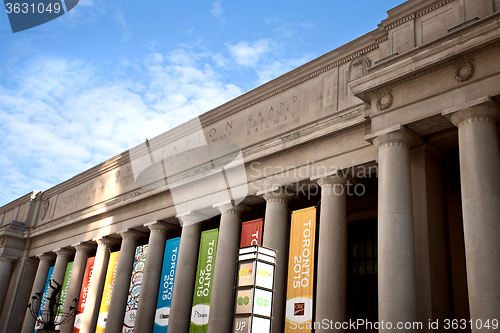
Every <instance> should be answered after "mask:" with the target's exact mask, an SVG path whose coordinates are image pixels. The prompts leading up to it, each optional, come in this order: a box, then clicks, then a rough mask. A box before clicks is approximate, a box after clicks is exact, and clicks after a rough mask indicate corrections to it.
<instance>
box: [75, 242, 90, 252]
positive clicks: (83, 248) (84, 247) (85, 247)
mask: <svg viewBox="0 0 500 333" xmlns="http://www.w3.org/2000/svg"><path fill="white" fill-rule="evenodd" d="M71 246H72V247H73V248H74V249H75V250H76V252H91V251H93V250H95V248H96V246H95V245H92V244H87V243H77V244H73V245H71Z"/></svg>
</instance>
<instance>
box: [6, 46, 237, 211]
mask: <svg viewBox="0 0 500 333" xmlns="http://www.w3.org/2000/svg"><path fill="white" fill-rule="evenodd" d="M207 60H211V55H210V54H208V53H195V52H192V51H190V50H181V49H179V50H176V51H173V52H171V53H170V54H167V55H165V54H161V53H157V52H156V53H155V52H152V53H150V54H148V55H147V56H146V57H145V60H144V61H143V62H142V63H140V62H133V63H132V64H133V65H134V66H137V73H136V74H134V76H133V77H130V71H129V72H127V77H120V75H119V74H116V73H110V71H112V69H109V68H107V69H103V68H96V67H92V66H91V65H90V64H89V63H86V62H83V61H68V60H66V59H62V58H37V59H35V60H33V61H32V62H31V64H28V65H27V66H26V67H25V69H24V70H23V71H21V72H19V73H17V74H16V75H10V76H9V79H10V81H11V83H9V85H8V86H6V85H5V84H4V83H3V82H1V81H0V119H2V121H1V122H0V163H1V165H2V167H0V206H1V205H2V204H4V203H7V202H10V201H12V200H15V199H16V198H17V197H19V196H22V195H24V194H25V193H28V192H30V191H31V190H33V189H35V190H46V189H48V188H49V187H51V186H53V185H55V184H58V183H60V182H62V181H64V180H66V179H69V178H71V177H73V176H75V175H76V174H78V173H80V172H83V171H85V170H87V169H89V168H91V167H93V166H95V165H97V164H99V163H101V162H103V161H105V160H107V159H109V158H111V157H113V156H114V155H116V154H119V153H121V152H123V151H125V150H126V149H128V137H129V135H130V133H131V132H133V131H134V129H135V128H136V127H137V126H138V125H140V124H142V123H144V122H146V121H148V120H150V119H153V118H155V117H158V116H159V115H164V116H165V117H164V119H166V121H165V122H164V123H162V124H158V126H159V127H158V128H156V129H155V130H156V131H160V132H165V131H168V130H169V129H171V128H173V127H175V126H177V125H179V124H181V123H183V122H185V121H187V120H189V119H192V118H194V117H196V116H198V115H199V114H201V113H204V112H206V111H209V110H210V109H212V108H214V107H216V106H218V105H220V104H222V103H224V102H226V101H227V100H229V99H232V98H234V97H235V96H237V95H240V94H241V90H240V88H239V87H237V86H236V85H233V84H225V83H224V82H222V81H221V79H220V77H219V75H218V74H217V73H216V72H215V71H214V70H213V68H212V67H211V66H209V65H206V64H205V63H206V61H207ZM120 63H122V64H123V65H129V64H130V63H131V62H130V61H129V60H128V59H120ZM116 70H117V71H118V70H119V69H116ZM114 75H118V76H117V77H115V76H114ZM124 75H125V74H124ZM142 139H145V138H142Z"/></svg>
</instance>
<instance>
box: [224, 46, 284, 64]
mask: <svg viewBox="0 0 500 333" xmlns="http://www.w3.org/2000/svg"><path fill="white" fill-rule="evenodd" d="M276 46H277V44H276V42H275V41H274V40H272V39H259V40H256V41H254V42H253V43H251V44H249V43H248V42H247V41H241V42H239V43H237V44H234V45H231V44H228V45H227V48H228V50H229V52H230V53H231V56H232V57H233V58H234V59H235V61H236V63H237V64H238V65H241V66H254V65H256V64H257V63H258V62H259V60H260V59H261V57H262V56H263V55H264V54H266V53H268V52H270V51H271V50H272V49H274V48H275V47H276Z"/></svg>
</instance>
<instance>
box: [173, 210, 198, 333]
mask: <svg viewBox="0 0 500 333" xmlns="http://www.w3.org/2000/svg"><path fill="white" fill-rule="evenodd" d="M184 220H185V218H184ZM200 236H201V230H200V224H199V223H192V224H189V223H186V222H184V227H183V228H182V234H181V242H180V245H179V257H178V259H177V270H176V272H175V282H174V292H173V295H172V305H171V310H170V321H169V323H168V331H169V332H176V333H187V332H189V323H190V322H191V308H192V305H193V292H194V285H195V281H194V280H195V279H196V268H197V266H198V252H199V247H200Z"/></svg>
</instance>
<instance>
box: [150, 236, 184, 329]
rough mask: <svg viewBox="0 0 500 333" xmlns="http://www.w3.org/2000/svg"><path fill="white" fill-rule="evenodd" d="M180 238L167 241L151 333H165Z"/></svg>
mask: <svg viewBox="0 0 500 333" xmlns="http://www.w3.org/2000/svg"><path fill="white" fill-rule="evenodd" d="M180 242H181V238H180V237H177V238H173V239H169V240H167V245H166V246H165V254H164V256H163V267H162V271H161V276H162V279H161V284H160V290H159V292H158V301H157V302H156V314H155V324H154V329H153V333H166V332H167V329H168V320H169V317H170V306H171V305H172V292H173V291H174V281H175V271H176V269H177V256H178V255H179V245H180Z"/></svg>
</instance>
